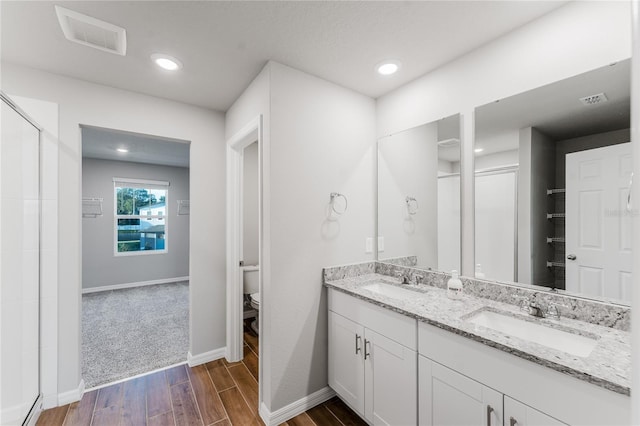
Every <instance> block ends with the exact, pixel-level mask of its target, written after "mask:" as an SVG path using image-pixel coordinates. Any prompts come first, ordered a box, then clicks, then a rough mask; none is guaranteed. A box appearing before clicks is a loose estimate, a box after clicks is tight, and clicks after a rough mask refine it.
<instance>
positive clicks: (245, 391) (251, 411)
mask: <svg viewBox="0 0 640 426" xmlns="http://www.w3.org/2000/svg"><path fill="white" fill-rule="evenodd" d="M244 341H245V346H244V359H243V360H242V361H241V362H234V363H229V362H227V361H226V360H224V359H221V360H216V361H212V362H209V363H207V364H204V365H199V366H196V367H193V368H190V367H189V366H187V365H179V366H177V367H173V368H170V369H167V370H163V371H159V372H156V373H152V374H149V375H147V376H143V377H139V378H135V379H131V380H128V381H125V382H122V383H118V384H114V385H110V386H108V387H105V388H102V389H98V390H93V391H91V392H86V393H85V394H84V396H83V397H82V399H81V400H80V401H79V402H74V403H72V404H69V405H65V406H62V407H57V408H52V409H50V410H46V411H44V412H43V413H42V414H41V415H40V418H39V419H38V422H37V425H43V426H62V425H65V426H72V425H78V426H101V425H106V426H115V425H133V426H138V425H149V426H165V425H177V426H179V425H201V426H202V425H204V426H208V425H218V426H227V425H243V426H244V425H263V424H264V423H263V422H262V419H260V416H259V415H258V353H259V352H258V338H257V336H256V335H255V334H253V332H252V331H249V330H248V329H246V328H245V333H244ZM283 425H286V426H307V425H309V426H313V425H317V426H324V425H338V426H340V425H343V426H351V425H366V423H365V422H364V421H362V419H360V417H358V416H357V415H356V414H355V413H354V412H353V411H352V410H351V409H350V408H349V407H347V406H346V405H345V404H344V403H343V402H342V401H341V400H340V399H338V398H333V399H331V400H329V401H327V402H325V403H323V404H321V405H318V406H316V407H314V408H312V409H310V410H308V411H307V412H305V413H302V414H300V415H299V416H296V417H294V418H293V419H291V420H289V421H288V422H286V423H283Z"/></svg>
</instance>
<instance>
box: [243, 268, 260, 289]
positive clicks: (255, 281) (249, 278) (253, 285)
mask: <svg viewBox="0 0 640 426" xmlns="http://www.w3.org/2000/svg"><path fill="white" fill-rule="evenodd" d="M241 269H242V292H243V293H245V294H253V293H258V292H259V291H260V280H259V278H258V274H259V273H260V267H258V265H247V266H243V267H242V268H241Z"/></svg>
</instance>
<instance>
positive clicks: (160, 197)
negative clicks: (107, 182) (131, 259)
mask: <svg viewBox="0 0 640 426" xmlns="http://www.w3.org/2000/svg"><path fill="white" fill-rule="evenodd" d="M113 185H114V195H115V202H114V206H115V212H114V216H113V217H114V235H115V238H114V240H115V247H114V253H115V254H116V255H132V254H151V253H166V252H167V230H168V229H167V205H168V197H169V182H161V181H152V180H140V179H126V178H113Z"/></svg>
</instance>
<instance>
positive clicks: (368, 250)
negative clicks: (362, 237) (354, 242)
mask: <svg viewBox="0 0 640 426" xmlns="http://www.w3.org/2000/svg"><path fill="white" fill-rule="evenodd" d="M364 252H365V253H373V238H367V241H366V243H365V249H364Z"/></svg>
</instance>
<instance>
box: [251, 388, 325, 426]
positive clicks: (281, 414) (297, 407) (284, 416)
mask: <svg viewBox="0 0 640 426" xmlns="http://www.w3.org/2000/svg"><path fill="white" fill-rule="evenodd" d="M335 395H336V393H335V391H334V390H333V389H331V388H330V387H329V386H325V387H324V388H322V389H320V390H319V391H316V392H314V393H312V394H311V395H307V396H305V397H303V398H300V399H299V400H297V401H294V402H292V403H291V404H289V405H286V406H284V407H282V408H280V409H278V410H276V411H274V412H273V413H272V412H270V411H269V409H268V408H267V406H266V405H265V404H264V402H263V403H262V404H260V417H261V418H262V421H264V423H265V424H266V425H268V426H271V425H279V424H281V423H284V422H286V421H287V420H289V419H292V418H294V417H295V416H297V415H299V414H302V413H304V412H305V411H307V410H309V409H311V408H313V407H315V406H316V405H319V404H322V403H323V402H325V401H328V400H329V399H331V398H333V397H334V396H335Z"/></svg>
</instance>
